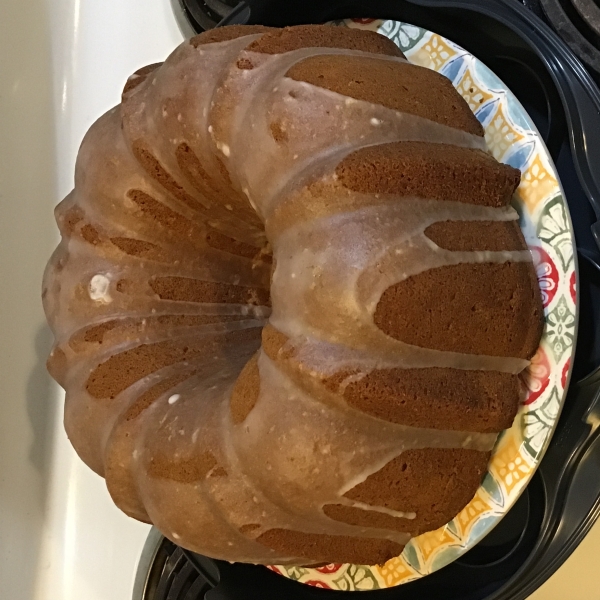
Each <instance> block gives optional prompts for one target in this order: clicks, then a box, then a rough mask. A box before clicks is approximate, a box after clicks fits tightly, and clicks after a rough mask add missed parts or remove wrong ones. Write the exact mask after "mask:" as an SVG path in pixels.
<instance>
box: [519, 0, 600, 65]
mask: <svg viewBox="0 0 600 600" xmlns="http://www.w3.org/2000/svg"><path fill="white" fill-rule="evenodd" d="M535 2H537V3H538V4H540V5H541V7H542V9H543V11H544V14H545V16H546V18H547V19H548V21H550V23H551V25H552V27H553V28H554V29H555V31H556V32H557V33H558V35H560V37H561V38H562V39H563V41H564V42H566V43H567V44H568V46H569V48H571V50H572V51H573V52H574V53H575V54H576V55H577V56H578V57H579V58H580V59H581V60H582V61H583V62H585V63H586V64H587V66H588V67H590V68H591V69H593V70H594V71H595V73H596V74H600V6H599V5H598V3H597V0H535ZM524 3H525V4H526V5H527V4H529V3H532V0H524Z"/></svg>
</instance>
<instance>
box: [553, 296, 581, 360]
mask: <svg viewBox="0 0 600 600" xmlns="http://www.w3.org/2000/svg"><path fill="white" fill-rule="evenodd" d="M546 337H547V339H548V343H549V344H550V348H551V349H552V353H553V354H554V357H555V358H556V360H557V362H558V361H559V360H560V358H561V357H562V355H563V354H564V353H565V352H566V351H567V350H568V349H569V348H570V347H571V346H572V345H573V341H574V339H575V315H574V313H573V312H572V311H571V306H570V304H569V303H568V302H567V299H566V298H565V297H564V296H561V297H560V300H559V301H558V303H557V304H556V306H555V307H554V309H553V310H551V311H550V312H549V313H548V316H547V317H546Z"/></svg>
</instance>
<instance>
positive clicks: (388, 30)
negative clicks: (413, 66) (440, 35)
mask: <svg viewBox="0 0 600 600" xmlns="http://www.w3.org/2000/svg"><path fill="white" fill-rule="evenodd" d="M377 31H378V32H379V33H381V34H383V35H385V36H386V37H389V38H390V39H391V40H392V41H393V42H395V44H396V45H397V46H398V47H399V48H400V50H402V52H407V51H408V50H410V49H411V48H414V47H415V46H416V45H417V44H418V43H419V42H420V41H421V39H422V38H423V36H424V35H425V30H424V29H422V28H421V27H416V26H415V25H410V24H409V23H400V22H399V21H384V22H383V23H382V24H381V26H380V27H379V29H378V30H377Z"/></svg>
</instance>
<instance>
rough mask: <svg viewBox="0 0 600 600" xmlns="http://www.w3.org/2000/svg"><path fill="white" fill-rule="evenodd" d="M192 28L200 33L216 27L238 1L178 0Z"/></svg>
mask: <svg viewBox="0 0 600 600" xmlns="http://www.w3.org/2000/svg"><path fill="white" fill-rule="evenodd" d="M179 2H180V5H181V8H182V10H183V11H184V13H185V16H186V18H187V19H188V21H189V22H190V24H191V25H192V27H193V28H194V29H195V30H196V31H198V32H200V31H206V30H207V29H212V28H213V27H216V26H217V24H218V23H219V22H220V21H221V20H223V19H224V18H225V17H227V16H229V14H230V13H231V12H232V10H233V9H234V8H235V7H236V5H237V4H238V3H239V0H179Z"/></svg>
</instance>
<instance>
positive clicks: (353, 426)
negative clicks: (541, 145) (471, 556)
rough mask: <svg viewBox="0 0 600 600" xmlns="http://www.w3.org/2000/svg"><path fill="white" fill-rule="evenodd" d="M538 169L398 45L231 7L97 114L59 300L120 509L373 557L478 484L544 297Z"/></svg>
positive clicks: (204, 539)
mask: <svg viewBox="0 0 600 600" xmlns="http://www.w3.org/2000/svg"><path fill="white" fill-rule="evenodd" d="M519 180H520V174H519V172H518V171H517V170H516V169H513V168H512V167H509V166H507V165H503V164H500V163H498V162H496V160H494V158H492V157H491V156H490V155H489V154H488V153H487V152H486V147H485V141H484V138H483V130H482V127H481V125H480V124H479V123H478V121H477V120H476V119H475V117H474V116H473V114H472V113H471V111H470V110H469V108H468V106H467V104H466V103H465V102H464V101H463V100H462V98H461V97H460V96H459V95H458V93H457V92H456V91H455V90H454V88H453V87H452V85H451V83H450V81H448V80H447V79H446V78H444V77H443V76H441V75H439V74H437V73H435V72H433V71H431V70H428V69H425V68H421V67H418V66H415V65H411V64H409V63H408V62H407V61H406V60H405V58H404V57H403V55H402V53H401V52H400V51H399V50H398V48H397V47H396V46H395V45H394V44H393V43H392V42H391V41H389V40H388V39H386V38H384V37H382V36H380V35H378V34H376V33H373V32H368V31H359V30H353V29H345V28H334V27H327V26H299V27H292V28H287V29H269V28H265V27H249V26H247V27H243V26H233V27H228V28H222V29H217V30H213V31H211V32H208V33H204V34H202V35H200V36H197V37H195V38H193V39H191V40H189V41H186V42H185V43H183V44H182V45H181V46H180V47H179V48H177V49H176V50H175V52H174V53H173V54H172V55H171V56H170V57H169V58H168V59H167V60H166V62H165V63H163V64H161V65H151V66H149V67H146V68H144V69H141V70H140V71H138V72H137V73H136V74H134V75H132V77H131V78H130V79H129V81H128V82H127V85H126V86H125V90H124V92H123V98H122V102H121V104H120V105H119V106H117V107H116V108H113V109H112V110H110V111H109V112H108V113H106V114H105V115H104V116H103V117H101V118H100V119H99V120H98V121H97V122H96V123H95V124H94V125H93V126H92V128H91V129H90V131H89V132H88V134H87V135H86V137H85V139H84V141H83V144H82V146H81V149H80V152H79V156H78V159H77V167H76V175H75V189H74V190H73V192H72V193H71V194H70V195H69V196H68V197H67V198H66V199H65V200H64V201H63V202H62V203H61V204H60V205H59V207H58V208H57V211H56V214H57V221H58V225H59V227H60V231H61V234H62V241H61V243H60V245H59V246H58V248H57V250H56V252H55V254H54V256H53V257H52V259H51V261H50V264H49V266H48V269H47V272H46V275H45V282H44V290H43V296H44V303H45V308H46V313H47V316H48V321H49V323H50V325H51V327H52V329H53V331H54V333H55V336H56V345H55V348H54V350H53V352H52V355H51V357H50V359H49V369H50V371H51V373H52V375H53V376H54V377H55V378H56V380H57V381H58V382H59V383H60V384H61V385H62V386H63V387H64V388H65V390H66V406H65V426H66V429H67V432H68V435H69V437H70V439H71V441H72V443H73V445H74V447H75V448H76V450H77V452H78V453H79V455H80V456H81V458H82V459H83V460H84V461H85V462H86V463H87V464H88V465H89V466H90V467H91V468H92V469H93V470H94V471H96V472H97V473H98V474H100V475H102V476H104V477H105V478H106V483H107V486H108V490H109V492H110V494H111V496H112V498H113V499H114V501H115V503H116V504H117V505H118V506H119V507H120V508H121V509H122V510H123V511H125V512H126V513H127V514H128V515H130V516H132V517H134V518H136V519H139V520H141V521H146V522H149V523H154V524H155V525H156V526H157V527H158V528H159V529H160V530H161V531H162V532H163V533H164V534H165V535H166V536H167V537H169V538H170V539H172V540H173V541H174V542H176V543H178V544H180V545H182V546H184V547H186V548H190V549H192V550H195V551H197V552H200V553H202V554H206V555H208V556H212V557H216V558H221V559H227V560H230V561H244V562H251V563H263V564H315V563H322V562H352V563H363V564H377V563H382V562H384V561H386V560H387V559H389V558H392V557H394V556H397V555H399V554H400V553H401V551H402V548H403V546H404V544H405V543H406V542H407V541H408V540H409V539H410V537H411V536H414V535H418V534H419V533H422V532H425V531H428V530H431V529H435V528H437V527H440V526H442V525H443V524H445V523H446V522H447V521H449V520H450V519H452V518H453V517H454V516H455V515H456V514H457V513H458V512H459V511H460V510H461V509H462V508H463V507H464V506H465V505H466V504H467V503H468V502H469V501H470V499H471V498H472V497H473V495H474V493H475V491H476V489H477V487H478V486H479V484H480V482H481V478H482V476H483V474H484V473H485V471H486V467H487V463H488V460H489V457H490V451H491V449H492V447H493V445H494V442H495V440H496V437H497V434H498V432H500V431H501V430H503V429H505V428H507V427H509V426H510V425H511V423H512V421H513V419H514V416H515V414H516V411H517V407H518V403H519V385H518V377H517V375H518V373H519V372H520V371H522V370H523V369H524V368H525V367H526V366H527V364H528V359H529V358H530V357H531V356H532V355H533V354H534V353H535V351H536V349H537V346H538V343H539V339H540V334H541V324H542V309H541V303H540V297H539V291H538V285H537V281H536V277H535V272H534V269H533V266H532V263H531V258H530V254H529V252H528V250H527V247H526V244H525V242H524V239H523V236H522V234H521V231H520V229H519V225H518V221H517V214H516V212H515V211H514V210H513V209H512V208H511V207H510V206H509V202H510V199H511V196H512V194H513V192H514V190H515V188H516V187H517V185H518V183H519Z"/></svg>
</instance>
